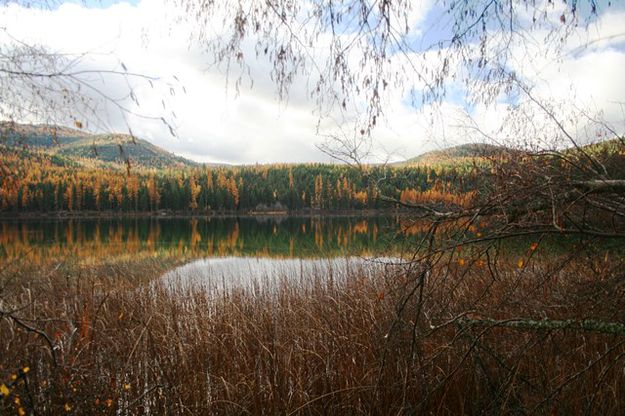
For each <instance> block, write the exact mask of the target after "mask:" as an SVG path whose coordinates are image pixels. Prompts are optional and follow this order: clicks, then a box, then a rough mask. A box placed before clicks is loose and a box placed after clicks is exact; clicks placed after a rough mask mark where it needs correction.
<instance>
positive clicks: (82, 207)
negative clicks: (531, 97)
mask: <svg viewBox="0 0 625 416" xmlns="http://www.w3.org/2000/svg"><path fill="white" fill-rule="evenodd" d="M0 169H2V175H1V177H0V210H1V211H2V212H9V213H10V212H57V211H117V212H153V211H158V210H170V211H176V212H192V213H193V212H197V213H208V212H214V211H231V212H232V211H236V212H249V211H265V212H266V211H287V210H288V211H298V210H310V209H312V210H362V209H384V208H389V207H393V204H390V205H389V204H388V203H387V202H385V201H384V200H383V198H380V196H381V195H383V196H384V197H386V199H391V200H396V201H397V202H399V203H416V202H423V201H424V200H427V201H430V202H440V203H442V204H458V205H464V204H466V203H467V202H468V201H469V200H470V199H471V197H472V195H473V192H474V189H475V188H476V185H477V178H478V177H479V172H478V169H477V168H476V167H475V166H473V167H471V166H469V165H466V166H463V165H459V166H457V167H449V166H442V165H441V166H416V167H387V166H367V167H364V168H363V169H361V170H357V169H353V168H350V167H349V166H346V165H335V164H334V165H333V164H297V165H286V164H285V165H254V166H238V167H213V166H211V167H206V166H204V167H197V168H187V169H175V170H174V169H169V170H165V169H161V170H156V169H141V168H138V169H132V170H129V171H126V170H124V169H122V168H119V169H103V168H98V167H83V166H79V165H75V166H73V165H72V166H70V165H67V164H65V165H59V164H58V163H55V161H54V159H53V158H50V157H49V156H47V155H44V154H40V155H38V156H35V157H33V156H32V154H31V155H29V157H23V155H20V154H19V153H17V152H16V153H8V154H5V155H3V156H2V158H1V164H0Z"/></svg>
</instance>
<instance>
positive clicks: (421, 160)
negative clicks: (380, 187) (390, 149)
mask: <svg viewBox="0 0 625 416" xmlns="http://www.w3.org/2000/svg"><path fill="white" fill-rule="evenodd" d="M511 151H512V150H511V149H508V148H506V147H504V146H495V145H491V144H487V143H468V144H461V145H458V146H453V147H448V148H446V149H441V150H432V151H430V152H426V153H423V154H421V155H419V156H416V157H413V158H410V159H407V160H405V161H403V162H398V163H397V164H396V165H398V166H413V165H439V164H456V163H463V162H465V161H467V160H469V159H471V160H474V159H481V158H484V159H487V158H492V157H495V156H499V155H503V154H505V153H509V152H511Z"/></svg>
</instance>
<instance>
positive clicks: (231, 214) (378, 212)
mask: <svg viewBox="0 0 625 416" xmlns="http://www.w3.org/2000/svg"><path fill="white" fill-rule="evenodd" d="M409 214H410V211H409V210H397V209H371V210H369V209H367V210H297V211H267V212H263V211H241V212H238V211H214V212H210V213H206V212H204V213H199V212H184V211H181V212H177V211H169V210H159V211H152V212H119V211H50V212H23V213H14V212H13V213H0V221H15V220H71V219H132V218H137V219H138V218H147V219H159V218H162V219H186V218H189V219H193V218H196V219H213V218H215V219H221V218H314V217H332V218H340V217H390V216H407V215H409Z"/></svg>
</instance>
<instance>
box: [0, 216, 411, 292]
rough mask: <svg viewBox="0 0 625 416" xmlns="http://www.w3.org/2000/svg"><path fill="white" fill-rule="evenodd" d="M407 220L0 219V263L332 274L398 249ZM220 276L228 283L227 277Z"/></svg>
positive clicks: (180, 273)
mask: <svg viewBox="0 0 625 416" xmlns="http://www.w3.org/2000/svg"><path fill="white" fill-rule="evenodd" d="M404 226H405V224H402V221H401V220H400V219H397V218H393V217H367V218H365V217H326V218H323V217H307V218H296V217H268V218H211V219H189V218H187V219H180V218H178V219H171V218H170V219H161V218H132V219H129V218H124V219H68V220H55V221H53V220H48V221H34V220H22V221H17V220H16V221H2V222H0V263H5V264H6V262H12V261H15V260H16V259H20V260H24V259H26V260H27V261H29V262H32V263H34V264H39V263H41V264H45V263H46V262H50V261H61V260H62V261H76V262H81V263H83V264H98V263H101V262H104V261H107V262H115V261H133V260H140V259H142V258H170V259H171V258H175V259H177V260H183V261H184V262H185V263H186V264H185V265H184V266H182V267H180V268H178V269H176V270H173V271H171V272H170V273H168V274H167V275H166V276H164V279H165V281H166V282H170V283H171V282H176V283H175V284H176V285H178V286H179V287H184V286H185V285H197V284H201V285H209V286H211V285H212V286H213V287H216V286H218V285H221V286H224V285H228V284H232V283H233V282H239V283H241V282H244V281H248V280H247V279H248V278H249V277H250V276H251V277H255V278H257V280H258V279H261V280H263V279H264V280H267V278H268V277H269V276H284V275H289V276H300V277H302V276H304V275H313V274H323V275H328V274H334V275H336V277H337V278H340V276H339V274H338V270H346V269H347V268H349V267H356V266H362V265H363V264H366V265H367V267H369V268H370V269H371V270H374V266H373V265H372V264H371V262H370V261H369V260H367V259H368V258H371V257H377V256H381V255H384V254H385V253H389V252H392V251H395V252H396V251H397V249H398V244H399V243H400V242H402V241H404V236H405V233H404V232H402V231H401V230H402V228H403V227H404ZM224 282H225V283H224Z"/></svg>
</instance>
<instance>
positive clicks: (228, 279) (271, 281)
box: [161, 257, 398, 295]
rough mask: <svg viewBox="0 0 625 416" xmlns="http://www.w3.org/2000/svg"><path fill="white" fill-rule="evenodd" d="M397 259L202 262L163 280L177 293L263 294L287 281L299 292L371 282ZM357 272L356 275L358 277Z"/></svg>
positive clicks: (171, 272) (248, 259) (265, 259)
mask: <svg viewBox="0 0 625 416" xmlns="http://www.w3.org/2000/svg"><path fill="white" fill-rule="evenodd" d="M397 260H398V259H393V258H375V259H373V258H362V257H334V258H323V259H322V258H318V259H301V258H300V259H272V258H254V257H223V258H206V259H200V260H196V261H193V262H190V263H188V264H185V265H183V266H180V267H178V268H176V269H174V270H172V271H170V272H168V273H166V274H165V275H164V276H163V277H162V278H161V283H163V284H164V286H165V287H166V288H167V289H168V290H171V291H173V292H178V293H180V292H182V293H184V292H187V291H189V290H198V289H199V290H202V291H205V292H206V293H208V294H214V295H220V294H223V293H227V292H231V291H232V290H233V289H237V290H244V291H249V292H251V293H261V292H266V291H267V290H269V291H271V290H272V288H274V287H276V286H277V284H278V283H280V282H284V281H287V282H288V283H289V285H290V286H291V287H296V288H297V289H298V290H302V289H304V290H305V289H310V288H311V287H313V286H327V285H330V284H340V283H344V282H345V280H346V279H347V278H350V277H351V278H353V277H354V276H355V275H356V276H358V278H364V279H371V278H373V277H374V276H376V275H379V274H380V272H382V271H384V272H385V273H388V272H389V271H390V270H392V268H393V267H394V262H395V261H397ZM354 272H356V273H354Z"/></svg>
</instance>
